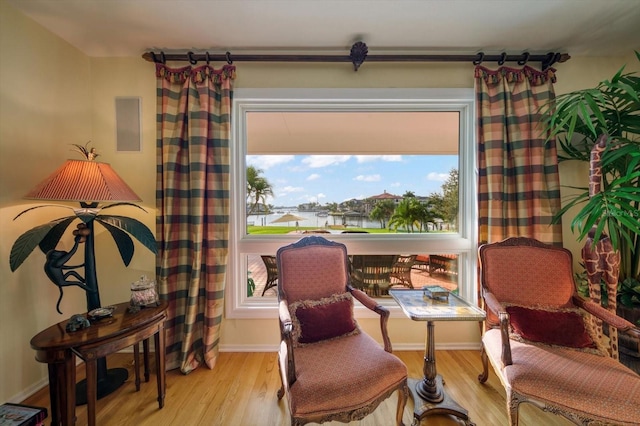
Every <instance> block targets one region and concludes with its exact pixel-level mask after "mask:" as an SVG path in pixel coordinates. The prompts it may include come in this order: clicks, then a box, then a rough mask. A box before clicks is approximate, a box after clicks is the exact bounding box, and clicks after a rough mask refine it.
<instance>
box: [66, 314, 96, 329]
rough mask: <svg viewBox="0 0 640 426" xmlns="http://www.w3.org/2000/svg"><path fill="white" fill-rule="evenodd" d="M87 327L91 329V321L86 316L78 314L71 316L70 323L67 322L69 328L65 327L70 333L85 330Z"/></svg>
mask: <svg viewBox="0 0 640 426" xmlns="http://www.w3.org/2000/svg"><path fill="white" fill-rule="evenodd" d="M87 327H91V323H90V322H89V320H88V319H86V318H85V317H84V315H81V314H76V315H72V316H71V318H70V319H69V322H67V326H66V327H65V329H66V330H67V331H69V332H73V331H78V330H82V329H85V328H87Z"/></svg>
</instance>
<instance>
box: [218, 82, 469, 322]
mask: <svg viewBox="0 0 640 426" xmlns="http://www.w3.org/2000/svg"><path fill="white" fill-rule="evenodd" d="M233 111H234V112H233V114H234V116H233V118H232V124H233V143H232V149H231V154H232V168H231V175H232V186H233V188H232V191H231V192H232V200H231V201H232V215H231V217H232V221H233V222H232V224H231V225H232V226H231V229H232V231H231V236H230V252H229V253H230V255H229V269H228V273H227V287H226V288H227V297H226V301H227V302H226V303H227V317H230V318H242V317H271V316H274V315H275V310H276V302H275V300H276V298H275V296H276V288H275V283H276V282H277V271H275V270H274V268H273V266H272V258H273V256H274V255H275V253H276V251H277V249H278V248H279V247H281V246H283V245H286V244H289V243H291V242H294V241H296V240H298V239H299V238H301V237H302V236H304V235H305V234H310V233H321V234H325V235H324V236H325V237H327V238H329V239H332V240H335V241H340V242H342V243H344V244H345V245H346V246H347V249H348V252H349V255H350V257H351V259H352V267H353V269H354V270H353V274H352V284H353V285H354V286H361V288H363V290H365V291H367V292H368V293H369V294H371V295H372V296H374V297H378V298H379V300H380V303H383V304H387V305H388V306H389V308H391V310H392V313H393V312H394V311H396V310H397V309H396V305H395V303H393V301H392V300H391V299H390V298H389V297H388V296H387V295H386V291H387V290H388V287H389V286H403V287H414V288H420V287H421V286H422V285H431V284H437V285H442V286H445V287H447V288H449V289H450V290H452V291H456V292H458V293H459V294H460V295H461V296H462V297H464V298H466V299H468V300H472V301H474V300H475V297H476V291H475V290H476V286H477V284H476V282H475V273H473V271H474V270H475V255H474V250H475V247H476V244H475V235H476V218H475V193H476V191H475V151H474V143H473V130H472V129H473V125H472V123H473V90H472V89H448V90H443V89H439V90H426V89H417V90H407V89H364V90H359V89H354V90H335V89H324V90H323V89H301V90H292V89H240V90H237V91H236V93H235V94H234V108H233ZM372 261H380V262H383V263H382V264H381V265H382V266H383V267H382V268H381V267H378V266H376V268H375V270H376V271H383V270H384V271H387V270H388V272H389V274H390V277H387V276H386V275H383V276H382V278H380V276H378V277H376V279H377V280H376V279H373V281H368V280H367V279H368V278H369V277H368V276H367V274H366V271H368V270H370V268H369V269H368V268H367V267H366V266H358V265H368V264H369V263H370V262H372ZM387 263H389V265H386V264H387ZM405 264H409V265H410V267H409V268H404V269H403V265H405ZM363 274H364V275H363ZM363 277H364V278H363ZM356 312H357V313H358V309H356Z"/></svg>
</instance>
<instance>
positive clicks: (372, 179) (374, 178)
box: [353, 175, 381, 182]
mask: <svg viewBox="0 0 640 426" xmlns="http://www.w3.org/2000/svg"><path fill="white" fill-rule="evenodd" d="M353 180H357V181H359V182H380V180H381V178H380V175H358V176H356V177H354V178H353Z"/></svg>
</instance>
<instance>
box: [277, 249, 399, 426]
mask: <svg viewBox="0 0 640 426" xmlns="http://www.w3.org/2000/svg"><path fill="white" fill-rule="evenodd" d="M276 257H277V261H278V273H279V279H278V300H279V317H280V333H281V338H282V339H281V343H280V350H279V353H278V356H279V366H280V376H281V379H282V387H281V388H280V390H279V391H278V398H282V397H283V396H284V394H285V393H286V394H287V398H288V402H289V410H290V413H291V424H292V425H303V424H305V423H309V422H317V423H323V422H325V421H332V420H336V421H340V422H345V423H346V422H349V421H351V420H359V419H362V418H364V417H365V416H367V415H368V414H369V413H371V412H373V411H374V410H375V409H376V407H377V406H378V405H379V404H380V403H381V402H382V401H384V400H385V399H386V398H388V397H389V396H390V395H391V394H392V393H393V392H395V391H398V408H397V412H396V419H395V424H397V425H401V424H402V414H403V411H404V406H405V404H406V401H407V397H408V388H407V368H406V366H405V365H404V363H403V362H402V361H401V360H400V359H399V358H397V357H396V356H395V355H393V354H392V353H391V342H390V340H389V337H388V335H387V329H386V324H387V319H388V316H389V311H388V310H386V309H385V308H383V307H382V306H380V305H378V304H377V302H376V301H375V300H373V299H371V298H370V297H369V296H367V295H366V294H365V293H363V292H362V291H360V290H356V289H354V288H352V287H351V286H350V285H349V261H348V257H347V250H346V247H345V246H344V245H343V244H340V243H336V242H331V241H328V240H326V239H325V238H322V237H319V236H310V237H305V238H302V239H301V240H300V241H298V242H296V243H294V244H290V245H288V246H285V247H282V248H280V249H279V250H278V252H277V255H276ZM354 298H355V299H357V300H358V301H359V302H361V303H362V304H363V305H364V306H366V307H367V308H369V309H371V310H373V311H375V312H377V313H378V314H380V325H381V331H382V338H383V341H384V348H383V347H382V346H381V345H380V344H378V342H376V341H375V340H374V339H373V338H371V337H370V336H369V335H367V334H366V333H364V332H363V331H361V330H360V329H359V327H358V324H357V322H356V320H355V318H354V317H353V303H354V302H353V299H354ZM387 424H393V421H392V420H391V419H389V422H388V423H387Z"/></svg>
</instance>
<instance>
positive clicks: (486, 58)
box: [142, 41, 571, 71]
mask: <svg viewBox="0 0 640 426" xmlns="http://www.w3.org/2000/svg"><path fill="white" fill-rule="evenodd" d="M368 53H369V51H368V48H367V45H366V44H365V43H363V42H361V41H359V42H356V43H354V44H353V46H351V52H350V53H349V55H348V56H345V55H287V54H280V55H260V54H244V55H243V54H239V55H232V54H231V52H226V53H224V54H210V53H209V52H205V53H193V52H186V53H164V52H162V51H161V52H159V53H156V52H153V51H151V52H145V53H144V54H143V55H142V58H143V59H145V60H147V61H149V62H159V63H163V64H164V63H166V62H167V61H189V62H190V63H191V64H192V65H196V64H197V63H198V62H206V63H209V62H211V61H226V62H227V63H229V64H231V63H233V62H236V61H237V62H351V63H353V67H354V71H358V68H360V66H361V65H362V64H363V63H364V61H365V60H367V61H370V62H472V63H473V64H474V65H479V64H481V63H483V62H497V63H498V65H502V64H504V63H505V62H517V63H518V65H524V64H526V63H527V62H540V64H541V67H542V69H543V70H545V69H547V68H549V67H550V66H551V65H553V64H555V63H557V62H566V61H568V60H569V59H571V56H569V54H568V53H556V52H549V53H547V54H543V55H531V54H529V52H524V53H522V54H518V55H507V54H506V53H505V52H503V53H501V54H498V55H485V54H484V53H483V52H479V53H477V54H475V55H455V54H452V55H446V54H440V55H371V56H368Z"/></svg>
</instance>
